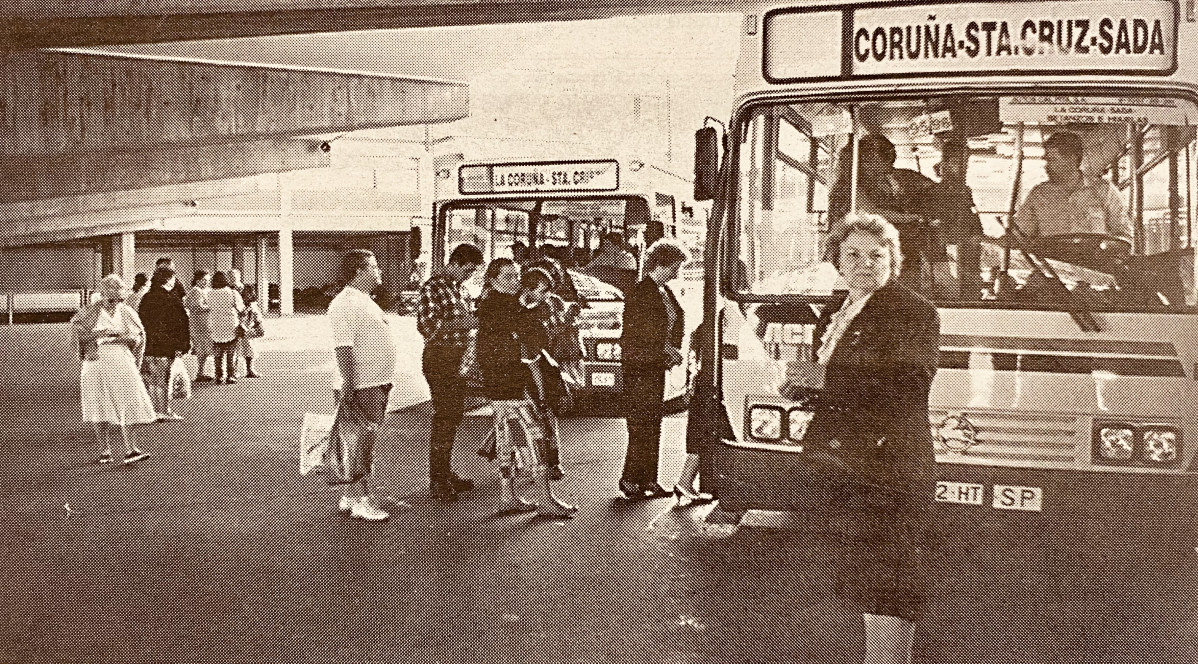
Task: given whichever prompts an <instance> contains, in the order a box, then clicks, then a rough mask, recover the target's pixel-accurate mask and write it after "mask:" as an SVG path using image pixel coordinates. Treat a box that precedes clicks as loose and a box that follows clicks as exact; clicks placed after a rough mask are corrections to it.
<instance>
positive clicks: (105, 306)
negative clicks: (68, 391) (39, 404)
mask: <svg viewBox="0 0 1198 664" xmlns="http://www.w3.org/2000/svg"><path fill="white" fill-rule="evenodd" d="M126 290H127V289H126V288H125V282H124V281H122V280H121V278H120V277H119V276H117V275H115V274H110V275H108V276H106V277H104V279H103V280H102V281H101V282H100V298H99V299H98V300H97V301H96V302H94V303H92V304H89V305H87V306H85V307H83V308H82V309H80V310H79V312H78V313H76V314H75V316H74V317H73V318H71V332H72V334H73V336H74V339H75V341H76V346H77V348H78V349H79V355H80V358H81V359H82V360H83V362H82V368H81V370H80V378H79V387H80V400H81V402H82V409H83V420H84V421H85V422H91V423H92V427H93V429H94V431H95V434H96V441H97V442H98V443H99V444H100V449H101V452H100V457H99V459H98V462H99V463H111V462H112V460H113V457H112V436H113V435H114V432H115V431H119V432H120V436H121V441H122V442H123V443H124V447H125V456H124V459H123V461H124V463H125V464H126V465H127V464H131V463H134V462H135V461H140V460H141V459H144V458H146V457H147V456H149V455H148V454H147V453H145V452H143V451H142V450H140V449H139V448H138V447H137V444H136V442H135V441H134V440H133V434H132V432H130V430H129V426H130V425H133V424H149V423H151V422H154V421H155V420H156V419H157V417H158V415H157V413H155V412H154V404H153V403H152V402H151V401H150V395H149V393H148V392H146V386H145V384H144V383H143V382H142V380H141V375H140V373H139V372H138V367H139V365H140V364H141V360H142V356H143V353H144V351H145V345H146V332H145V328H144V327H142V324H141V319H140V318H139V317H138V315H137V312H135V311H134V310H133V309H132V308H130V307H129V305H127V304H125V303H124V299H125V294H126Z"/></svg>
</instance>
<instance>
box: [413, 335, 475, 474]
mask: <svg viewBox="0 0 1198 664" xmlns="http://www.w3.org/2000/svg"><path fill="white" fill-rule="evenodd" d="M462 353H463V349H461V348H456V347H453V346H425V347H424V358H423V361H424V378H425V380H427V381H428V389H429V392H431V393H432V400H433V426H432V431H430V432H429V453H428V477H429V481H430V482H432V483H439V482H445V481H447V480H448V479H449V478H450V477H451V476H452V475H453V470H452V468H451V467H450V458H451V457H452V456H453V441H454V438H456V437H457V434H458V425H459V424H461V422H462V407H463V405H464V403H465V399H466V383H465V381H464V380H462V378H461V376H460V375H459V373H458V371H459V370H460V368H461V364H462Z"/></svg>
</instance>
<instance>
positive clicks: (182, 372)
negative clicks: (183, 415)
mask: <svg viewBox="0 0 1198 664" xmlns="http://www.w3.org/2000/svg"><path fill="white" fill-rule="evenodd" d="M170 384H171V399H190V398H191V374H189V373H187V365H185V364H183V358H181V357H176V358H175V361H174V362H171V383H170Z"/></svg>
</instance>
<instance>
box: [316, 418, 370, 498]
mask: <svg viewBox="0 0 1198 664" xmlns="http://www.w3.org/2000/svg"><path fill="white" fill-rule="evenodd" d="M378 432H379V425H378V424H376V423H374V422H372V421H370V419H369V418H368V417H366V415H365V414H364V413H363V412H362V409H361V407H359V406H358V405H357V404H356V403H350V404H345V403H342V404H341V405H340V406H339V407H338V408H337V416H336V418H335V419H334V421H333V428H332V429H331V430H330V431H329V439H328V440H329V444H328V447H327V449H325V453H324V467H325V475H326V476H327V478H328V481H329V484H352V483H354V482H357V481H358V480H360V479H362V478H363V477H366V476H367V475H369V474H370V469H371V466H373V465H374V443H375V440H376V439H377V438H378Z"/></svg>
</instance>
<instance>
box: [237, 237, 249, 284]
mask: <svg viewBox="0 0 1198 664" xmlns="http://www.w3.org/2000/svg"><path fill="white" fill-rule="evenodd" d="M233 269H234V270H237V271H239V272H241V277H242V279H243V280H244V279H245V277H246V276H248V275H246V273H245V245H244V244H242V242H241V238H233Z"/></svg>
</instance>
